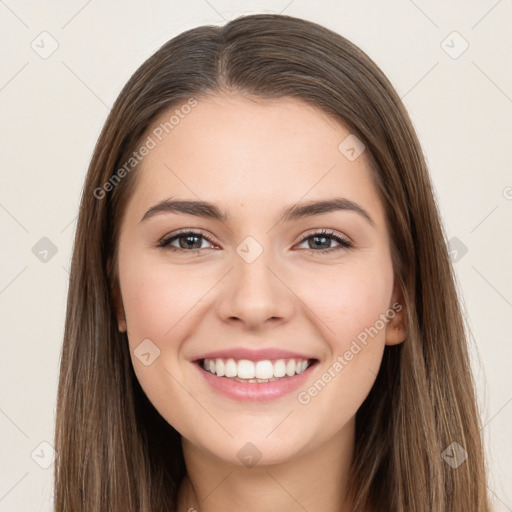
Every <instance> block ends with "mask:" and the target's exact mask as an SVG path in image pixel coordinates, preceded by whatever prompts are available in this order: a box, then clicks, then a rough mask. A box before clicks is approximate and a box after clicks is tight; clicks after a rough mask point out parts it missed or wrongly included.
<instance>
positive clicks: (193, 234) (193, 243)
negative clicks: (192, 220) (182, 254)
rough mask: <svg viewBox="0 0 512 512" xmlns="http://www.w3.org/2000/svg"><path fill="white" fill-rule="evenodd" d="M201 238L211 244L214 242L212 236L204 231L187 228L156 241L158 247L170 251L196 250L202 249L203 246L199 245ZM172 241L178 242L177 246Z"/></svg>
mask: <svg viewBox="0 0 512 512" xmlns="http://www.w3.org/2000/svg"><path fill="white" fill-rule="evenodd" d="M201 239H203V240H206V241H208V242H210V243H211V244H213V243H214V242H213V240H212V238H211V237H209V236H208V235H206V234H205V233H202V232H198V231H190V230H187V231H181V232H179V233H175V234H173V235H171V236H169V237H166V238H163V239H162V240H160V242H158V247H161V248H163V249H168V250H171V251H187V252H197V251H201V250H203V249H204V247H201V245H202V241H201ZM198 240H199V242H198ZM174 241H177V242H178V247H176V246H174V245H172V243H173V242H174Z"/></svg>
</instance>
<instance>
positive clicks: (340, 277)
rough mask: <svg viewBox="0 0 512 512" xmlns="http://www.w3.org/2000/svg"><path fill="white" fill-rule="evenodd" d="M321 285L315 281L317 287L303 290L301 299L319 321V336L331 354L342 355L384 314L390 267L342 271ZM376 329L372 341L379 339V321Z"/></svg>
mask: <svg viewBox="0 0 512 512" xmlns="http://www.w3.org/2000/svg"><path fill="white" fill-rule="evenodd" d="M306 281H309V282H315V281H314V280H306ZM322 281H323V283H321V282H320V281H318V279H317V281H316V283H317V285H318V286H317V287H314V288H311V287H309V288H307V289H306V288H304V289H303V290H304V291H303V294H302V295H301V296H302V297H304V298H305V302H307V304H308V306H310V309H311V310H312V311H314V312H315V313H316V312H318V314H319V316H320V317H321V318H322V320H323V322H322V325H323V327H324V329H323V334H324V337H325V339H327V340H329V342H330V346H331V348H332V350H333V351H336V352H340V351H345V350H347V349H348V347H349V345H350V342H351V341H352V340H353V339H355V338H357V337H358V336H359V335H360V334H361V333H365V332H366V330H367V329H370V328H372V327H373V326H375V324H376V322H378V321H379V319H380V316H381V315H382V314H385V313H386V311H387V310H388V307H389V300H390V297H391V294H392V288H393V272H392V268H391V265H389V266H386V265H382V266H379V267H377V266H375V267H370V266H366V267H359V268H357V269H356V268H351V267H345V268H343V269H338V270H336V272H333V273H332V275H330V276H327V279H322ZM308 290H309V291H308ZM377 329H378V331H379V333H378V334H377V335H376V336H375V337H376V338H379V339H383V337H384V334H385V333H384V331H385V330H384V329H383V325H382V321H379V322H378V324H377ZM372 332H373V331H372ZM361 337H363V338H364V334H362V335H361Z"/></svg>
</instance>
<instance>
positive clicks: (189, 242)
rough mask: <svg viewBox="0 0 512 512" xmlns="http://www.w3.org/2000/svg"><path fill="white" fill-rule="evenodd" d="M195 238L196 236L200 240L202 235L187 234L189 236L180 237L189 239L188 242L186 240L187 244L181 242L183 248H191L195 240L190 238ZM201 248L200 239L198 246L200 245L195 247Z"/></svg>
mask: <svg viewBox="0 0 512 512" xmlns="http://www.w3.org/2000/svg"><path fill="white" fill-rule="evenodd" d="M194 238H195V239H196V240H198V239H200V238H201V237H200V236H197V235H187V236H182V237H181V238H180V240H184V239H186V240H187V242H185V244H181V243H180V247H181V248H182V249H190V244H192V245H194V242H191V241H190V240H191V239H194ZM196 245H197V244H196ZM200 248H201V241H199V246H198V247H193V249H200Z"/></svg>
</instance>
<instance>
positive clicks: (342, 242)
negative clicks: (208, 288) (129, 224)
mask: <svg viewBox="0 0 512 512" xmlns="http://www.w3.org/2000/svg"><path fill="white" fill-rule="evenodd" d="M187 235H193V236H197V237H201V238H204V239H205V240H207V241H208V242H210V243H211V244H213V245H215V242H214V241H213V239H212V238H211V237H210V236H209V235H207V234H206V233H203V232H200V231H181V232H179V233H175V234H174V235H172V236H170V237H167V238H164V239H162V240H161V241H160V242H159V243H158V247H160V248H162V249H165V250H170V251H177V252H182V251H184V252H191V253H197V252H199V251H202V250H204V248H199V249H182V248H178V247H173V246H172V245H170V244H171V242H173V241H174V240H177V239H178V238H181V237H184V236H187ZM314 237H326V238H331V239H332V240H334V241H335V242H338V243H339V246H338V247H329V248H328V249H321V250H315V249H306V250H307V251H311V252H313V253H320V254H324V253H327V252H334V251H336V250H338V249H351V248H352V247H353V244H352V243H351V242H349V241H348V240H347V239H346V238H343V237H341V236H339V235H336V233H335V232H334V231H329V230H322V231H317V232H313V233H307V234H306V235H304V236H303V237H302V238H301V240H300V242H299V243H302V242H304V241H305V240H308V239H309V238H314Z"/></svg>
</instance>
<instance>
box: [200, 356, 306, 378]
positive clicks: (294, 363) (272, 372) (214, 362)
mask: <svg viewBox="0 0 512 512" xmlns="http://www.w3.org/2000/svg"><path fill="white" fill-rule="evenodd" d="M309 364H310V363H309V361H308V360H303V359H277V360H275V361H270V360H268V359H266V360H263V361H257V362H256V363H254V362H253V361H249V360H248V359H240V360H239V361H235V360H234V359H227V360H224V359H204V360H203V368H204V369H205V370H206V371H207V372H210V373H213V374H214V375H217V377H228V378H233V379H235V380H240V379H243V380H244V381H246V382H268V381H269V380H275V379H278V378H281V377H293V376H294V375H296V374H297V375H298V374H299V373H302V372H303V371H305V370H306V368H307V367H308V366H309Z"/></svg>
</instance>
